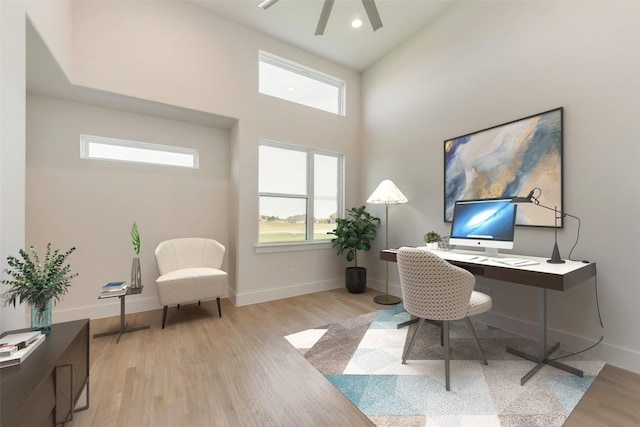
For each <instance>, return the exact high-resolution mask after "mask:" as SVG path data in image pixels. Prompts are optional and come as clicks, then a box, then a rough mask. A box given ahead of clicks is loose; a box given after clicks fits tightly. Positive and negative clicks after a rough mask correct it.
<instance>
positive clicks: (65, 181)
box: [26, 95, 230, 322]
mask: <svg viewBox="0 0 640 427" xmlns="http://www.w3.org/2000/svg"><path fill="white" fill-rule="evenodd" d="M80 134H87V135H98V136H106V137H111V138H120V139H126V140H132V141H140V142H149V143H153V144H161V145H170V146H178V147H185V148H194V149H197V150H198V151H199V159H200V167H199V169H186V168H176V167H169V166H158V165H146V164H138V163H127V162H113V161H103V160H87V159H80V143H79V135H80ZM229 158H230V154H229V132H228V131H226V130H221V129H218V128H213V127H207V126H203V125H196V124H190V123H186V122H179V121H174V120H166V119H161V118H157V117H151V116H146V115H142V114H133V113H128V112H125V111H121V110H113V109H108V108H102V107H96V106H93V105H88V104H81V103H77V102H69V101H63V100H59V99H54V98H47V97H42V96H34V95H29V96H28V97H27V160H26V162H27V190H26V196H27V197H26V201H27V208H26V219H27V221H26V229H27V233H26V242H27V245H34V246H35V247H36V248H37V249H39V250H40V251H41V252H42V251H44V250H45V247H46V244H47V243H48V242H51V243H52V245H53V247H54V248H59V249H61V250H67V249H68V248H70V247H72V246H75V247H76V248H77V250H76V252H74V254H72V255H71V256H70V258H69V263H70V264H71V265H72V266H73V267H74V271H75V272H78V273H79V276H78V277H77V278H75V279H74V280H73V282H72V286H71V288H70V291H69V293H68V294H67V295H66V296H65V297H64V300H63V301H62V302H61V303H60V304H58V305H57V306H56V307H55V310H54V322H58V321H65V320H70V319H78V318H83V317H91V318H96V317H104V316H113V315H116V314H118V313H119V303H118V301H117V299H113V300H108V301H98V300H97V299H96V297H97V294H98V292H99V288H100V286H101V285H102V284H104V283H106V282H109V281H114V280H128V279H129V277H130V272H131V262H132V261H131V259H132V258H133V257H135V256H136V254H135V253H134V251H133V249H132V245H131V237H130V230H131V225H132V224H133V222H134V221H136V223H137V224H138V228H139V231H140V237H141V250H140V255H139V257H140V263H141V267H142V280H143V285H144V291H143V293H142V294H141V295H139V296H133V297H131V298H129V299H128V300H127V308H128V311H130V312H131V311H142V310H152V309H156V308H158V301H157V294H156V289H155V279H156V277H158V271H157V267H156V262H155V257H154V250H155V248H156V246H157V245H158V243H160V242H161V241H162V240H165V239H170V238H174V237H191V236H198V237H210V238H213V239H216V240H218V241H219V242H220V243H222V244H223V245H225V246H227V245H228V233H229V230H228V222H229V181H230V177H229ZM223 267H224V268H225V269H226V268H227V262H226V260H225V264H224V265H223Z"/></svg>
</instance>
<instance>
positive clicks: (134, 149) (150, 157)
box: [80, 135, 199, 169]
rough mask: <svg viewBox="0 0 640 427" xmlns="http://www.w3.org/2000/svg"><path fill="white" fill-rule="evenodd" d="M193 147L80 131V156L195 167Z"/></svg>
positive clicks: (195, 154)
mask: <svg viewBox="0 0 640 427" xmlns="http://www.w3.org/2000/svg"><path fill="white" fill-rule="evenodd" d="M198 154H199V152H198V150H196V149H192V148H184V147H174V146H170V145H160V144H150V143H148V142H138V141H127V140H124V139H115V138H107V137H103V136H92V135H80V158H82V159H101V160H117V161H122V162H137V163H152V164H156V165H166V166H179V167H185V168H192V169H198V167H199V156H198Z"/></svg>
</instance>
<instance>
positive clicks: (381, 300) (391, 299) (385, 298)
mask: <svg viewBox="0 0 640 427" xmlns="http://www.w3.org/2000/svg"><path fill="white" fill-rule="evenodd" d="M373 301H374V302H376V303H378V304H383V305H394V304H399V303H400V302H401V301H402V300H401V299H400V298H398V297H397V296H395V295H389V294H384V295H377V296H375V297H373Z"/></svg>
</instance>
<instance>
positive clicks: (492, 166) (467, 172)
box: [444, 107, 563, 227]
mask: <svg viewBox="0 0 640 427" xmlns="http://www.w3.org/2000/svg"><path fill="white" fill-rule="evenodd" d="M562 126H563V108H562V107H560V108H556V109H554V110H550V111H546V112H544V113H539V114H535V115H533V116H529V117H525V118H522V119H518V120H514V121H512V122H509V123H505V124H502V125H498V126H494V127H491V128H487V129H484V130H481V131H478V132H473V133H470V134H467V135H463V136H459V137H457V138H451V139H448V140H446V141H444V220H445V221H446V222H449V221H451V219H452V215H453V206H454V204H455V201H456V200H465V199H481V198H493V197H514V196H526V195H527V194H528V193H529V192H530V191H531V190H532V189H534V188H539V189H540V197H539V201H540V203H541V204H542V205H546V206H550V207H552V208H553V207H557V209H558V211H559V212H561V211H562V210H563V206H562V196H563V185H562V140H563V131H562ZM537 194H538V192H537V191H536V195H537ZM516 222H517V224H518V225H529V226H538V227H554V226H555V218H554V214H553V212H550V211H549V210H547V209H541V208H539V207H537V206H535V205H533V204H526V203H525V204H519V205H518V216H517V221H516ZM558 226H559V227H562V219H561V218H560V219H558Z"/></svg>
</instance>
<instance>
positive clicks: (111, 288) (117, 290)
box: [100, 282, 129, 298]
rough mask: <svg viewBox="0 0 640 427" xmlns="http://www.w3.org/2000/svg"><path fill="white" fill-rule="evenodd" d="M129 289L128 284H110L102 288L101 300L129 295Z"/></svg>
mask: <svg viewBox="0 0 640 427" xmlns="http://www.w3.org/2000/svg"><path fill="white" fill-rule="evenodd" d="M128 287H129V283H127V282H109V283H107V284H106V285H104V286H103V287H102V290H101V292H100V298H109V297H119V296H121V295H124V294H126V293H127V288H128Z"/></svg>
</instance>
